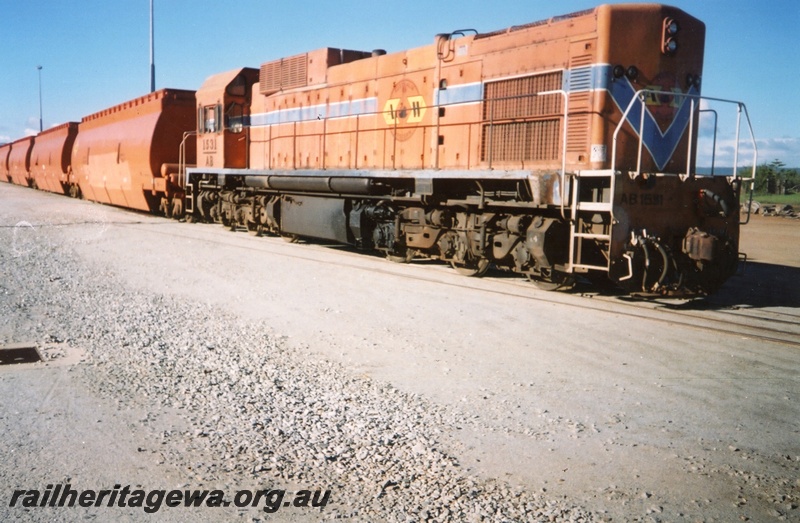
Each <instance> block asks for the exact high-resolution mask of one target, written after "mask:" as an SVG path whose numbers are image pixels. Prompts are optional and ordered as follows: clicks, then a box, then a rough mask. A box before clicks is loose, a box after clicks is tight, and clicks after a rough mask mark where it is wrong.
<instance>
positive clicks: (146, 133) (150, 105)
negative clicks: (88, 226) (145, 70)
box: [72, 89, 196, 213]
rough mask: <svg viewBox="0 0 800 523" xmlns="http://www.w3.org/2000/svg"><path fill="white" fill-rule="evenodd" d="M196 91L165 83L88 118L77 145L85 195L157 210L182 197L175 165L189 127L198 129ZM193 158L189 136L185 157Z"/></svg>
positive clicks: (77, 172)
mask: <svg viewBox="0 0 800 523" xmlns="http://www.w3.org/2000/svg"><path fill="white" fill-rule="evenodd" d="M194 95H195V93H194V91H184V90H177V89H162V90H160V91H156V92H154V93H150V94H148V95H145V96H142V97H139V98H136V99H135V100H131V101H128V102H125V103H123V104H120V105H117V106H115V107H111V108H109V109H106V110H104V111H100V112H99V113H95V114H92V115H89V116H86V117H85V118H83V120H82V121H81V123H80V125H79V126H78V127H79V132H78V138H77V140H76V141H75V146H74V147H73V150H72V169H73V171H74V177H75V181H76V183H77V184H78V186H79V187H80V192H81V193H82V194H83V197H84V198H86V199H88V200H93V201H96V202H100V203H108V204H111V205H118V206H121V207H127V208H131V209H137V210H140V211H150V212H153V213H156V212H158V211H159V209H163V208H164V207H165V205H170V203H171V202H172V200H173V199H176V198H178V201H180V199H181V198H182V197H183V190H182V188H181V186H180V183H181V182H180V180H179V178H178V176H177V167H176V166H177V165H178V162H179V156H180V146H181V141H182V140H183V136H184V133H186V132H190V131H194V130H195V126H196V113H195V96H194ZM194 158H195V148H194V140H187V148H186V160H187V161H188V162H189V163H194V161H195V160H194Z"/></svg>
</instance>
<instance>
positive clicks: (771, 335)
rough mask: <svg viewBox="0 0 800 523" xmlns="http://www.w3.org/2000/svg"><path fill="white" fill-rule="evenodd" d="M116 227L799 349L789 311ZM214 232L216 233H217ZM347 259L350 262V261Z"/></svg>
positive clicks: (346, 251)
mask: <svg viewBox="0 0 800 523" xmlns="http://www.w3.org/2000/svg"><path fill="white" fill-rule="evenodd" d="M167 223H169V222H167ZM115 225H116V226H119V227H123V228H146V229H147V231H148V232H150V233H156V234H164V235H169V236H172V237H177V238H182V239H184V240H186V239H191V240H193V241H202V242H207V243H209V244H212V245H224V246H227V247H236V248H239V249H245V250H251V251H256V252H261V253H265V254H270V255H275V256H284V257H290V258H296V259H299V260H305V261H311V262H314V261H319V260H320V254H321V253H323V252H324V253H329V254H330V253H333V252H337V253H338V254H339V255H340V256H337V257H336V260H335V261H330V260H326V261H325V263H326V264H330V263H333V264H335V265H336V266H339V267H349V268H353V269H357V270H362V271H368V272H371V273H376V274H381V275H386V276H392V277H397V278H404V279H408V280H416V281H424V282H428V283H431V284H436V285H444V286H448V287H456V288H461V289H471V290H473V291H478V292H486V293H492V294H495V295H502V296H508V297H511V298H514V299H521V300H529V301H535V302H539V303H552V304H556V305H559V306H563V307H574V308H578V309H589V310H593V311H598V312H602V313H605V314H615V315H624V316H626V317H630V318H634V319H637V320H646V321H651V322H656V323H661V324H665V325H669V326H672V327H678V328H689V329H693V330H696V331H698V332H706V333H711V334H713V335H719V336H723V337H739V338H747V339H750V340H753V341H754V342H765V343H777V344H782V345H787V346H791V347H796V348H800V313H793V312H791V310H789V311H786V310H775V309H774V308H755V307H751V306H748V305H741V304H730V305H719V304H716V305H715V304H714V303H713V301H710V300H713V297H712V298H695V299H692V300H675V299H635V298H631V297H629V296H618V295H614V294H608V293H603V292H600V291H598V290H596V289H594V288H593V287H591V286H589V285H585V284H583V283H581V282H579V283H578V284H577V286H576V288H574V289H573V290H571V291H567V292H548V291H542V290H540V289H537V288H536V287H535V286H534V285H532V284H531V283H529V282H527V281H525V280H523V279H522V278H520V277H518V276H517V275H511V274H508V273H503V272H500V271H490V272H489V274H487V276H485V277H483V278H465V277H463V276H460V275H458V274H456V273H455V271H453V270H452V269H451V268H450V267H449V265H445V264H443V263H439V262H437V261H433V260H417V261H412V262H411V263H410V264H408V265H406V264H393V263H390V262H388V261H385V260H384V259H383V258H381V257H378V256H365V253H363V252H360V251H355V250H354V249H351V248H348V247H343V246H341V245H328V244H325V243H314V242H309V243H305V244H300V245H298V244H294V245H289V244H287V243H285V242H284V241H283V240H281V239H280V238H276V237H275V238H273V237H267V238H255V237H252V236H246V235H243V234H237V235H225V234H219V235H216V234H215V237H214V238H209V237H208V236H207V235H206V234H205V231H208V230H209V229H211V228H217V229H219V230H220V231H219V232H220V233H222V232H224V230H222V228H221V227H220V226H219V225H215V224H207V225H198V224H193V225H188V224H187V225H184V224H180V225H179V227H178V228H177V229H174V228H171V227H161V226H155V227H154V226H152V225H150V224H147V223H143V222H136V223H117V224H115ZM206 227H207V228H206ZM214 232H215V233H216V231H214ZM351 256H354V257H355V258H352V259H351ZM733 284H735V283H734V282H730V283H729V285H733ZM743 303H745V302H743Z"/></svg>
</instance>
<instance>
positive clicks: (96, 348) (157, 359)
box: [0, 223, 593, 521]
mask: <svg viewBox="0 0 800 523" xmlns="http://www.w3.org/2000/svg"><path fill="white" fill-rule="evenodd" d="M86 226H87V227H90V228H91V227H96V226H97V224H91V223H89V224H87V225H86ZM62 232H63V231H62V229H61V228H59V227H51V228H40V227H32V226H31V227H29V226H27V225H26V224H18V226H17V227H14V228H11V229H8V228H7V229H5V230H3V232H2V234H3V236H4V237H5V238H4V240H3V243H2V245H3V247H2V248H0V263H1V264H2V267H3V271H4V278H3V282H2V284H1V285H2V288H1V289H0V315H1V316H2V317H3V318H5V319H6V321H5V323H4V327H3V328H2V330H0V342H16V341H21V340H26V341H35V342H36V343H37V344H39V345H42V346H44V345H50V346H53V345H63V346H65V347H78V348H80V349H81V350H82V351H84V359H83V361H82V362H81V363H79V364H78V365H77V366H76V367H75V369H73V372H77V373H78V376H79V378H80V379H81V380H82V381H84V382H85V383H86V384H88V387H89V388H90V389H91V390H94V391H95V392H96V394H98V395H99V396H100V397H104V398H108V399H111V400H113V401H115V402H117V404H118V405H119V407H120V409H138V410H142V411H144V412H146V413H148V414H146V415H145V416H144V419H143V420H144V421H145V422H146V421H147V418H148V416H151V415H152V416H157V415H159V413H160V412H163V411H164V410H165V409H166V410H174V411H175V412H176V413H177V414H178V418H180V419H181V420H183V422H184V423H183V426H182V427H179V428H175V429H167V430H162V431H160V432H159V433H151V434H150V436H151V437H152V440H153V446H154V448H156V449H157V456H160V459H159V458H158V457H157V458H156V463H158V464H164V463H167V464H169V465H171V466H175V467H177V468H178V469H179V470H183V471H184V472H185V483H186V488H214V487H219V488H224V487H227V488H229V489H235V488H246V487H248V486H252V487H254V488H280V489H287V490H292V489H298V488H304V489H311V490H316V489H321V490H323V491H324V490H330V491H331V496H330V502H329V503H328V504H327V506H326V507H325V508H324V509H323V510H322V511H319V509H314V510H316V512H314V513H313V514H311V513H309V512H306V513H305V515H309V516H313V518H314V519H321V520H329V519H338V518H346V519H351V520H356V521H534V520H542V521H591V520H592V519H593V518H592V515H591V514H590V513H589V512H587V511H585V510H583V509H581V508H578V507H575V506H571V504H570V503H569V502H568V501H566V500H563V499H562V500H554V499H548V497H547V495H546V493H535V494H534V493H531V492H526V491H524V490H522V489H520V488H516V487H513V486H510V485H508V484H505V483H503V482H501V481H496V480H492V479H485V478H479V477H475V476H473V475H471V474H470V473H469V472H467V471H465V470H464V469H462V468H461V467H460V466H459V462H458V459H457V457H455V453H454V452H455V451H454V449H457V445H456V444H455V443H454V442H453V440H452V439H451V438H450V437H449V436H448V433H449V431H452V430H458V429H459V427H460V426H463V425H465V424H469V423H470V420H468V419H466V418H465V417H464V415H463V414H460V413H458V412H454V411H452V410H448V409H446V408H442V407H438V406H435V405H432V404H431V403H429V402H427V401H425V400H424V399H423V398H421V397H418V396H415V395H412V394H407V393H403V392H401V391H399V390H398V389H396V388H394V387H392V386H391V385H389V384H386V383H381V382H378V381H377V380H373V379H370V378H369V377H365V376H360V375H355V374H353V373H352V372H349V371H348V370H347V369H345V368H342V367H341V366H340V365H339V364H335V363H331V362H329V361H326V360H325V359H323V358H322V357H319V356H316V355H313V354H309V353H307V352H303V351H298V350H296V349H290V348H289V347H288V346H287V344H286V343H284V341H283V340H281V339H279V338H277V337H276V336H275V334H274V333H273V332H272V330H271V328H270V326H269V325H268V324H267V323H265V322H258V323H257V322H253V321H247V320H243V319H240V318H238V317H234V316H232V315H228V314H225V313H224V312H221V311H217V310H208V308H207V307H205V306H204V305H203V304H200V303H191V302H187V301H181V300H179V299H177V298H175V297H170V296H162V295H158V294H149V293H148V294H145V293H143V292H140V291H137V290H131V289H128V288H126V287H125V285H124V284H122V283H121V282H120V281H119V279H118V278H117V276H116V275H115V274H114V272H112V271H107V272H105V273H102V274H98V273H97V272H96V271H91V270H89V269H87V268H86V267H85V266H84V265H83V264H82V263H81V261H80V259H79V258H78V257H77V256H76V255H75V254H74V253H73V252H71V250H70V249H69V247H68V246H66V245H64V244H63V243H61V242H60V241H59V240H58V238H59V236H60V235H61V234H62ZM132 258H135V254H134V255H133V257H132ZM133 263H135V261H134V262H133ZM178 425H180V424H178ZM144 426H148V425H147V424H146V423H145V424H144ZM156 445H158V447H156ZM137 450H138V451H139V452H142V453H143V454H144V455H147V454H150V453H156V450H152V451H151V450H150V449H141V448H140V449H137ZM109 466H112V467H113V464H111V465H109ZM123 481H124V479H123ZM153 488H156V487H153ZM287 510H288V509H287ZM305 510H307V511H311V510H312V509H310V508H309V509H305ZM295 511H296V512H297V511H300V509H295ZM240 512H241V515H243V516H247V517H253V518H256V519H257V518H259V517H262V514H260V513H259V512H258V510H257V509H255V508H254V509H250V512H248V511H247V510H244V511H240ZM190 515H191V514H190V513H186V514H185V516H187V517H188V516H190ZM299 515H300V514H295V516H299Z"/></svg>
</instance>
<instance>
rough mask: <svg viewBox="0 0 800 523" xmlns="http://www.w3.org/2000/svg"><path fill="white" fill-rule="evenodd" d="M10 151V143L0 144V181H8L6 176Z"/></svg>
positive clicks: (9, 179)
mask: <svg viewBox="0 0 800 523" xmlns="http://www.w3.org/2000/svg"><path fill="white" fill-rule="evenodd" d="M10 152H11V144H10V143H7V144H4V145H0V182H10V181H11V178H9V177H8V155H9V153H10Z"/></svg>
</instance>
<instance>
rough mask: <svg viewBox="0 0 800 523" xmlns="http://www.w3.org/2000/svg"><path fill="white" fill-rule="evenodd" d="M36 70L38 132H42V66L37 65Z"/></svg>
mask: <svg viewBox="0 0 800 523" xmlns="http://www.w3.org/2000/svg"><path fill="white" fill-rule="evenodd" d="M36 69H38V70H39V132H42V131H43V130H44V127H43V126H42V66H41V65H37V66H36Z"/></svg>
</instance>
